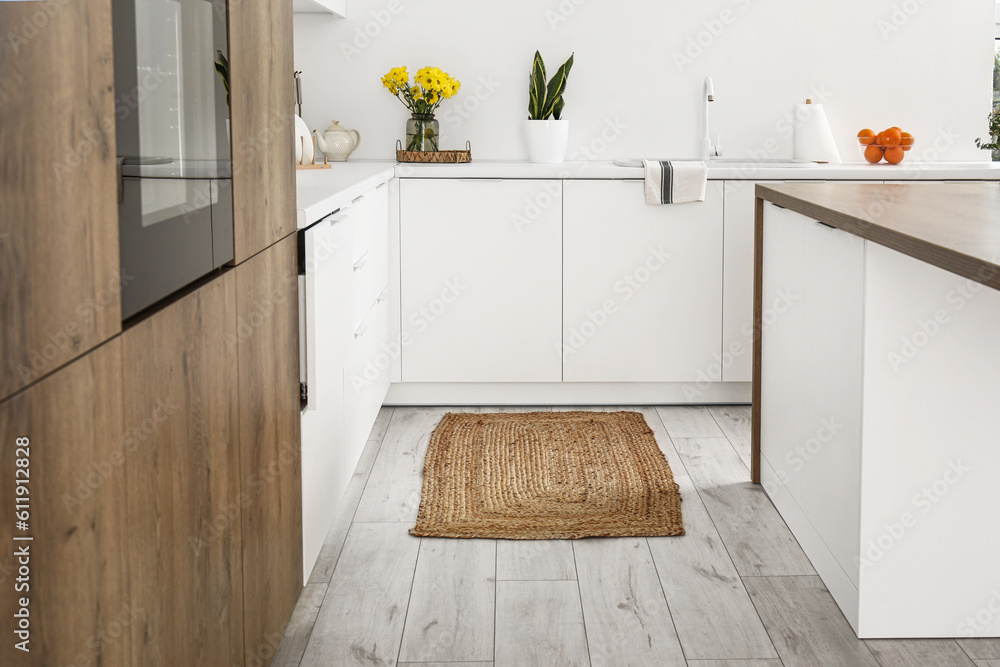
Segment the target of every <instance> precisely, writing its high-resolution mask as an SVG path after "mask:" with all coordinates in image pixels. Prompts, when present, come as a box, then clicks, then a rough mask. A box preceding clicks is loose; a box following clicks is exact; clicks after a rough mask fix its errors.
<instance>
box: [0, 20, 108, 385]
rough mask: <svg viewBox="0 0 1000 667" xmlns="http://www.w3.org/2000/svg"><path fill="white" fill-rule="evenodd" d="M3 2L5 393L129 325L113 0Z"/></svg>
mask: <svg viewBox="0 0 1000 667" xmlns="http://www.w3.org/2000/svg"><path fill="white" fill-rule="evenodd" d="M42 7H43V5H41V4H39V3H33V2H32V3H25V2H3V3H0V26H3V32H4V33H5V34H4V37H3V39H2V40H0V118H2V119H3V121H2V122H0V201H2V202H3V205H2V206H0V322H3V327H2V333H0V398H3V397H6V396H9V395H10V394H11V393H13V392H14V391H16V390H18V389H20V388H22V387H24V386H26V385H27V384H28V383H30V382H33V381H34V380H36V379H38V378H40V377H42V376H44V375H45V374H46V373H50V372H52V371H54V370H55V369H57V368H59V367H60V366H61V365H63V364H65V363H66V362H67V361H69V360H71V359H73V358H75V357H77V356H79V355H81V354H83V353H84V352H86V351H87V350H90V349H92V348H93V347H95V346H97V345H99V344H100V343H102V342H104V341H106V340H108V339H109V338H110V337H111V336H113V335H115V334H116V333H118V332H119V331H120V330H121V305H120V296H119V294H120V283H121V280H122V279H123V277H122V276H121V275H120V273H119V262H118V208H117V207H118V198H117V193H118V190H117V181H116V178H115V173H116V168H115V134H114V131H115V124H114V120H115V118H114V108H113V106H114V100H113V83H114V75H113V72H112V58H111V2H110V0H80V1H79V2H68V3H67V2H60V3H50V4H49V5H44V7H47V8H48V9H47V10H43V9H41V8H42Z"/></svg>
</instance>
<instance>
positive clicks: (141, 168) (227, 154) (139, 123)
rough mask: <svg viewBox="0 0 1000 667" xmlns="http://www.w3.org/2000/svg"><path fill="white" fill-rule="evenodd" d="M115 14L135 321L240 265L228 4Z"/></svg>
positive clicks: (127, 255)
mask: <svg viewBox="0 0 1000 667" xmlns="http://www.w3.org/2000/svg"><path fill="white" fill-rule="evenodd" d="M112 9H113V14H112V15H113V23H114V45H115V47H114V62H115V115H116V138H117V144H118V162H119V173H118V178H119V181H118V195H119V196H118V201H119V205H118V227H119V246H120V252H121V263H122V275H123V276H124V277H125V279H124V280H123V283H124V284H123V288H122V317H123V318H128V317H131V316H133V315H135V314H136V313H139V312H140V311H142V310H144V309H146V308H148V307H150V306H152V305H154V304H156V303H157V302H158V301H160V300H161V299H163V298H165V297H167V296H169V295H171V294H173V293H174V292H176V291H177V290H180V289H182V288H183V287H185V286H187V285H189V284H191V283H192V282H194V281H196V280H198V279H199V278H202V277H203V276H205V275H207V274H210V273H212V272H213V271H214V270H216V269H218V268H219V267H221V266H223V265H225V264H227V263H230V262H231V261H232V260H233V197H232V161H231V149H230V138H229V106H228V99H227V88H228V63H226V61H225V60H224V54H225V53H226V52H227V51H228V47H227V32H226V4H225V3H223V2H213V1H212V0H113V2H112ZM220 55H221V56H223V57H222V58H220ZM217 63H226V64H225V65H224V66H217Z"/></svg>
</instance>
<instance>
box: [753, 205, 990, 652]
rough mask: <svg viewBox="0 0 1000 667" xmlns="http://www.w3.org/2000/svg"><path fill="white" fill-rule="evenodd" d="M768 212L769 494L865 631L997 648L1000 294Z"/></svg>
mask: <svg viewBox="0 0 1000 667" xmlns="http://www.w3.org/2000/svg"><path fill="white" fill-rule="evenodd" d="M763 206H764V216H763V220H764V223H763V240H762V252H763V257H762V260H763V261H762V266H763V269H762V282H761V295H762V297H763V299H764V301H765V302H767V301H768V299H769V298H770V296H769V295H772V296H773V295H775V294H777V293H778V292H782V291H783V292H785V293H791V294H792V295H794V299H795V304H796V305H795V306H794V307H793V308H792V309H790V310H789V312H788V313H786V314H784V315H782V316H780V317H778V318H776V319H774V320H773V321H770V322H766V321H765V322H764V323H763V324H764V327H765V328H764V331H763V335H762V343H761V344H762V347H761V368H760V384H761V386H760V392H761V395H760V406H761V407H760V410H761V412H760V417H759V419H760V454H761V458H760V468H761V470H760V476H761V482H762V483H763V485H764V488H765V489H766V491H767V493H768V494H769V495H770V497H771V499H772V500H773V502H774V504H775V506H776V507H777V508H778V511H779V512H780V513H781V515H782V516H783V517H784V519H785V521H786V522H787V523H788V526H789V528H790V529H791V530H792V532H793V533H794V535H795V536H796V538H797V539H798V540H799V542H800V543H801V544H802V547H803V548H804V549H805V551H806V553H807V555H808V556H809V558H810V559H811V561H812V563H813V565H814V567H815V568H816V570H817V572H818V573H819V575H820V576H821V577H822V579H823V581H824V582H825V583H826V585H827V587H828V588H829V590H830V592H831V593H832V595H833V597H834V598H835V599H836V601H837V603H838V604H839V606H840V608H841V609H842V610H843V612H844V614H845V616H846V617H847V619H848V621H849V622H850V623H851V625H852V626H853V628H854V630H855V631H856V632H857V634H858V636H859V637H861V638H890V637H896V638H910V637H997V636H1000V434H998V424H1000V417H998V416H1000V382H998V380H1000V292H998V291H997V290H995V289H992V288H989V287H985V286H983V285H981V284H979V283H977V282H973V281H970V280H968V279H966V278H963V277H960V276H958V275H956V274H954V273H950V272H948V271H945V270H942V269H940V268H937V267H935V266H932V265H930V264H927V263H925V262H922V261H919V260H917V259H913V258H911V257H908V256H906V255H903V254H901V253H899V252H896V251H894V250H890V249H888V248H885V247H883V246H881V245H878V244H876V243H874V242H871V241H867V240H865V239H862V238H859V237H858V236H855V235H852V234H849V233H848V232H845V231H842V230H840V229H834V228H832V227H829V226H826V225H822V224H821V223H818V222H816V221H813V220H811V219H809V218H807V217H805V216H803V215H800V214H798V213H795V212H792V211H791V210H787V209H783V208H780V207H777V206H774V205H773V204H771V203H769V202H765V203H764V205H763Z"/></svg>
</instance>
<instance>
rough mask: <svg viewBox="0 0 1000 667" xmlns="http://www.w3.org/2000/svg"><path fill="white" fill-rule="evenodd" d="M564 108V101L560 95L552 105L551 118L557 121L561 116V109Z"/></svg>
mask: <svg viewBox="0 0 1000 667" xmlns="http://www.w3.org/2000/svg"><path fill="white" fill-rule="evenodd" d="M565 106H566V100H564V99H563V97H562V95H560V96H559V99H557V100H556V102H555V104H553V105H552V117H553V118H555V119H556V120H559V119H560V117H561V116H562V111H563V107H565Z"/></svg>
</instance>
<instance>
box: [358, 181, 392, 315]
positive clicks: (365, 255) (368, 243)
mask: <svg viewBox="0 0 1000 667" xmlns="http://www.w3.org/2000/svg"><path fill="white" fill-rule="evenodd" d="M350 216H351V223H352V227H353V230H352V231H353V235H352V236H353V241H352V243H353V257H352V259H353V266H352V271H351V274H352V282H351V291H352V293H353V294H354V317H353V319H352V324H353V325H355V326H356V325H358V324H360V323H361V320H362V319H363V318H364V317H365V316H366V315H367V314H368V311H369V310H370V309H371V307H372V304H373V303H374V302H375V299H376V298H377V297H378V295H379V294H380V293H381V291H382V288H383V287H384V286H385V284H386V283H387V282H388V281H389V189H388V188H387V187H385V185H384V184H383V185H381V186H379V187H378V188H376V189H375V190H373V191H371V192H369V193H367V194H365V195H364V196H363V197H361V198H360V199H358V200H356V201H355V202H354V203H353V205H352V206H351V208H350Z"/></svg>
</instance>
